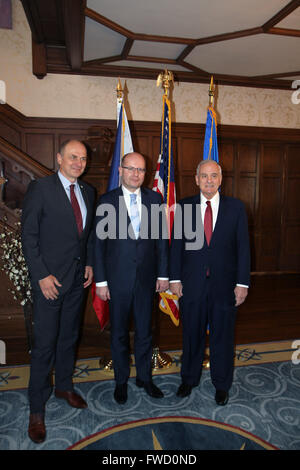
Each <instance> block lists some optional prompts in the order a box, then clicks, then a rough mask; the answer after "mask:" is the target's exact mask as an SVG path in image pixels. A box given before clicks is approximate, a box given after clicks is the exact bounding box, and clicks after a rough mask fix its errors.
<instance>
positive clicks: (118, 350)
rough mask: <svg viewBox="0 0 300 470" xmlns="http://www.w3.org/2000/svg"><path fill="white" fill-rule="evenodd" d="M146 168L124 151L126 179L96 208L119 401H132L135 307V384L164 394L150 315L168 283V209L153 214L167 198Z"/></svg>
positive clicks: (99, 280) (102, 291)
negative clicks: (154, 362) (151, 185)
mask: <svg viewBox="0 0 300 470" xmlns="http://www.w3.org/2000/svg"><path fill="white" fill-rule="evenodd" d="M145 172H146V165H145V159H144V157H143V156H142V155H140V154H138V153H130V154H128V155H125V156H124V157H123V160H122V164H121V166H120V168H119V173H120V177H121V183H122V184H121V186H120V187H118V188H117V189H114V190H112V191H109V192H108V193H106V194H103V195H102V196H101V198H100V200H99V204H98V209H97V213H96V236H95V255H94V278H95V282H96V286H97V287H96V292H97V295H98V296H99V297H100V298H101V299H102V300H109V314H110V323H111V352H112V359H113V364H114V372H115V380H116V388H115V393H114V398H115V400H116V401H117V403H119V404H124V403H125V402H126V400H127V380H128V377H129V372H130V368H129V341H128V334H129V331H128V330H129V328H128V326H129V315H130V313H131V311H132V312H133V316H134V322H135V361H136V369H137V379H136V385H137V386H138V387H143V388H144V389H145V391H146V393H147V394H148V395H150V396H151V397H153V398H161V397H163V393H162V392H161V390H159V388H158V387H156V386H155V385H154V383H153V382H152V378H151V356H152V334H151V318H152V306H153V297H154V293H155V290H156V291H157V292H162V291H164V290H166V289H167V288H168V285H169V282H168V240H167V237H165V238H164V237H163V232H162V223H163V220H164V216H165V214H164V212H161V213H160V214H159V215H158V216H155V215H154V216H153V217H151V215H153V214H152V213H151V208H152V209H153V208H154V207H157V208H158V207H159V206H160V205H161V202H162V200H161V197H160V196H159V194H157V193H156V192H154V191H152V190H150V189H148V188H143V187H141V186H142V184H143V182H144V178H145ZM131 201H132V202H131ZM106 210H107V211H111V214H112V217H111V219H114V220H111V222H112V228H113V229H112V230H111V233H109V231H108V232H107V231H106V228H105V224H104V223H103V221H105V212H106ZM159 220H160V222H159ZM122 221H123V224H122ZM122 225H123V227H122ZM155 226H157V228H158V230H157V233H156V234H154V233H153V232H155V230H154V228H155ZM114 228H115V230H114ZM122 229H124V230H123V233H122ZM135 229H136V230H135ZM153 235H154V236H153ZM155 235H157V236H155Z"/></svg>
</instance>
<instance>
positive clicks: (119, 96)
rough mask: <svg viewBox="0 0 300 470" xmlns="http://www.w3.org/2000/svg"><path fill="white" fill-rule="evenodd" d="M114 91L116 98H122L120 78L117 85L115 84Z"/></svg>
mask: <svg viewBox="0 0 300 470" xmlns="http://www.w3.org/2000/svg"><path fill="white" fill-rule="evenodd" d="M116 92H117V98H118V99H122V98H123V89H122V85H121V81H120V79H119V81H118V85H117V89H116Z"/></svg>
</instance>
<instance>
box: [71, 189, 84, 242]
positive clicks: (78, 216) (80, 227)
mask: <svg viewBox="0 0 300 470" xmlns="http://www.w3.org/2000/svg"><path fill="white" fill-rule="evenodd" d="M74 186H75V185H74V184H71V185H70V195H71V204H72V207H73V211H74V214H75V219H76V224H77V228H78V233H79V235H81V233H82V230H83V225H82V215H81V210H80V207H79V204H78V201H77V197H76V195H75V192H74Z"/></svg>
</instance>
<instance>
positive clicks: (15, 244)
mask: <svg viewBox="0 0 300 470" xmlns="http://www.w3.org/2000/svg"><path fill="white" fill-rule="evenodd" d="M4 222H5V223H4V231H3V232H2V233H1V234H0V249H1V250H2V253H1V257H0V260H1V268H0V269H1V271H4V272H5V274H7V276H8V278H9V280H10V281H11V283H12V284H13V286H14V287H13V288H12V289H8V291H9V292H11V294H12V295H13V298H14V299H15V300H17V301H19V302H20V304H21V305H22V306H24V305H25V304H26V303H27V302H32V289H31V284H30V278H29V272H28V268H27V265H26V262H25V259H24V256H23V252H22V242H21V222H17V223H16V230H15V231H13V230H11V229H10V227H9V226H8V225H7V223H6V220H4Z"/></svg>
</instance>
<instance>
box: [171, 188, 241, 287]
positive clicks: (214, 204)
mask: <svg viewBox="0 0 300 470" xmlns="http://www.w3.org/2000/svg"><path fill="white" fill-rule="evenodd" d="M206 201H210V205H211V209H212V216H213V230H214V228H215V225H216V221H217V217H218V212H219V204H220V193H219V191H217V192H216V194H215V195H214V196H213V197H212V198H211V199H206V197H205V196H204V195H203V194H202V193H201V192H200V202H201V204H200V209H201V219H202V223H203V227H204V215H205V211H206V207H207V204H206ZM172 282H180V281H179V280H176V281H170V284H171V283H172ZM237 286H240V287H246V288H248V286H246V285H244V284H237Z"/></svg>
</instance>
